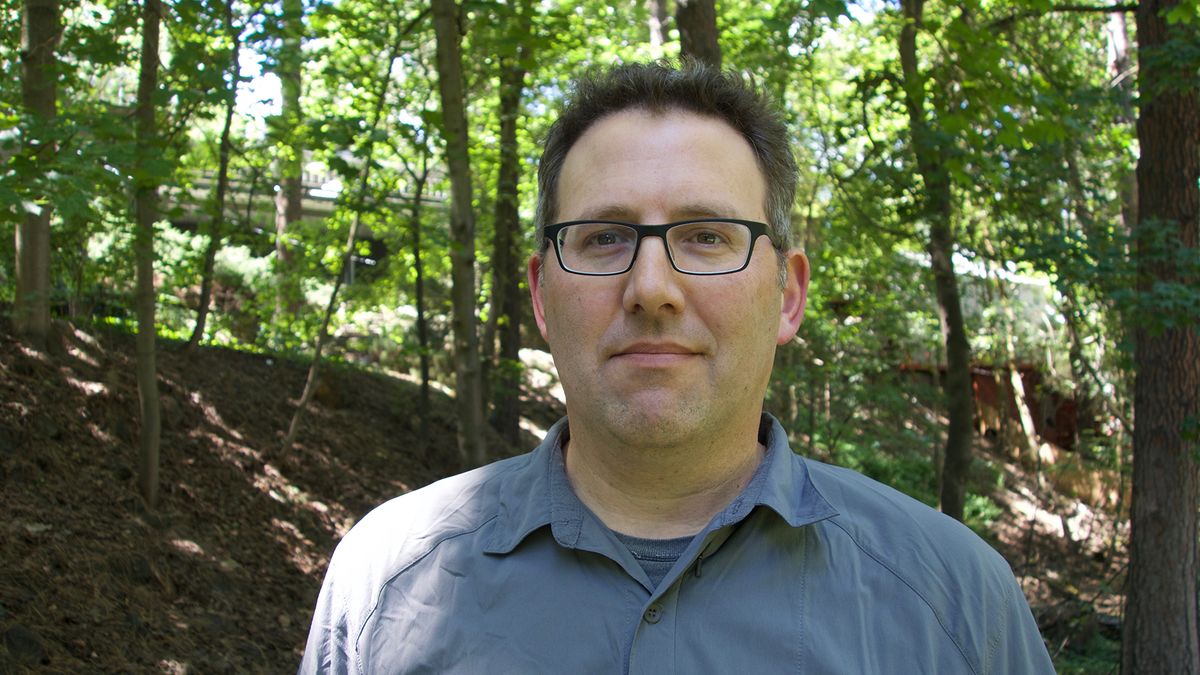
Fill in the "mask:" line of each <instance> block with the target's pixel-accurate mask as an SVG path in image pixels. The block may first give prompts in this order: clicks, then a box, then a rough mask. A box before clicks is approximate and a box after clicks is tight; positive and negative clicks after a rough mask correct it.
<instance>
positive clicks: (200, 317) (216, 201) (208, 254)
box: [187, 0, 241, 349]
mask: <svg viewBox="0 0 1200 675" xmlns="http://www.w3.org/2000/svg"><path fill="white" fill-rule="evenodd" d="M225 30H226V32H227V33H228V37H229V41H230V50H229V76H228V89H227V90H226V92H225V121H224V122H223V123H222V125H221V140H220V141H219V145H218V148H217V188H216V194H215V195H214V196H213V204H212V212H211V215H210V216H209V220H208V246H207V247H205V250H204V269H203V271H202V272H201V278H200V302H199V306H198V307H197V309H196V326H195V327H194V328H193V329H192V336H191V338H189V339H188V344H187V347H188V349H195V348H196V345H198V344H200V341H201V340H202V339H204V326H205V324H206V323H207V321H208V306H209V304H210V303H211V301H212V287H213V269H214V267H215V265H216V260H217V251H218V250H220V248H221V243H222V242H223V241H224V239H225V196H226V193H227V192H228V189H229V155H230V151H231V149H232V145H233V143H232V141H231V140H230V131H231V129H232V127H233V113H234V110H235V109H236V107H237V88H238V81H239V79H240V76H239V71H240V67H241V63H240V61H239V59H238V52H239V50H240V49H241V40H240V39H239V33H240V31H241V29H240V27H239V26H237V25H236V24H235V23H234V20H233V0H226V1H225Z"/></svg>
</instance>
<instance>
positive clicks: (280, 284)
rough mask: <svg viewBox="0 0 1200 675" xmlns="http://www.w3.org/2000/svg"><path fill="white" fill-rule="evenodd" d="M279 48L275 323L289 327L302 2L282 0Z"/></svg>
mask: <svg viewBox="0 0 1200 675" xmlns="http://www.w3.org/2000/svg"><path fill="white" fill-rule="evenodd" d="M282 27H283V44H282V47H281V49H280V52H279V65H278V67H277V68H276V74H277V75H278V76H279V81H280V88H281V93H282V98H283V105H282V110H281V114H280V116H281V117H282V118H283V128H284V132H283V133H284V135H285V136H284V139H285V141H284V145H285V146H286V147H284V148H283V150H282V156H281V157H280V159H279V173H280V177H279V192H277V193H276V194H275V278H276V285H275V293H276V295H275V323H276V324H277V325H284V326H286V325H290V323H291V321H292V320H293V319H294V318H295V314H296V312H297V311H299V308H300V305H301V298H300V284H299V281H298V279H297V278H296V271H295V261H294V254H293V252H292V246H291V242H290V240H289V238H290V237H291V236H293V234H292V229H293V226H294V225H295V224H296V223H298V222H300V219H301V218H302V217H303V216H304V144H303V143H302V142H301V140H300V126H301V123H302V122H303V119H304V112H303V110H301V108H300V93H301V89H302V80H301V70H302V67H303V64H304V54H303V51H302V49H303V40H302V36H303V35H304V6H303V3H302V2H301V0H283V20H282Z"/></svg>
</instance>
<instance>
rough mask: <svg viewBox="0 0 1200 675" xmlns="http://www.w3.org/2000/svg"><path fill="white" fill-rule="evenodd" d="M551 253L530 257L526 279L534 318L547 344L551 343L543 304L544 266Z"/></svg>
mask: <svg viewBox="0 0 1200 675" xmlns="http://www.w3.org/2000/svg"><path fill="white" fill-rule="evenodd" d="M549 253H550V252H549V251H546V253H545V254H542V255H538V254H537V253H534V254H533V255H531V256H529V262H528V263H527V264H526V266H525V277H526V279H527V280H528V282H529V297H530V299H531V300H532V301H533V318H534V320H535V321H537V327H538V332H539V333H541V334H542V339H543V340H545V341H546V342H547V343H549V342H550V336H549V335H548V334H547V331H546V310H545V307H544V306H543V304H542V279H541V277H542V266H543V265H544V264H545V262H546V261H545V256H546V255H549Z"/></svg>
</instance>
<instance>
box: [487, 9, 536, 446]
mask: <svg viewBox="0 0 1200 675" xmlns="http://www.w3.org/2000/svg"><path fill="white" fill-rule="evenodd" d="M515 12H516V17H514V18H515V19H516V20H515V22H514V23H513V25H514V26H515V30H514V33H513V34H512V35H511V36H507V37H509V40H506V43H507V44H509V45H511V48H510V50H509V53H507V54H505V55H503V56H502V57H501V59H500V110H499V117H500V143H499V150H500V158H499V160H500V161H499V167H498V170H497V178H496V221H495V237H494V242H493V249H494V250H493V253H492V274H493V280H492V312H494V313H495V315H496V325H497V327H498V328H499V333H500V354H499V358H498V359H497V366H496V367H495V368H493V369H492V370H491V373H492V374H493V376H492V378H491V379H492V381H491V383H490V387H489V391H490V393H491V397H492V426H493V427H495V429H496V430H497V431H498V432H500V437H501V438H503V439H504V440H506V441H508V443H509V444H510V445H512V446H516V445H517V444H518V443H519V442H520V431H521V430H520V426H519V423H520V415H521V406H520V394H521V355H520V351H521V305H522V302H521V298H522V293H521V278H522V275H521V268H522V260H521V253H520V241H521V237H520V232H521V220H520V217H519V214H518V205H519V203H520V194H519V193H518V190H517V188H518V184H519V182H520V177H521V176H520V172H521V165H520V155H519V153H518V147H517V118H518V117H519V115H520V110H521V90H522V89H523V88H524V86H525V64H526V63H527V62H528V60H529V59H530V57H531V54H530V47H529V45H530V44H531V40H530V35H529V33H530V30H529V29H530V15H529V14H530V8H529V3H528V2H521V3H519V4H518V5H517V7H516V9H515Z"/></svg>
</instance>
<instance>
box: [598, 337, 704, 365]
mask: <svg viewBox="0 0 1200 675" xmlns="http://www.w3.org/2000/svg"><path fill="white" fill-rule="evenodd" d="M699 354H700V352H699V351H698V350H695V349H692V348H691V347H688V346H686V345H681V344H679V343H676V342H634V343H631V344H628V345H625V346H623V347H621V348H620V349H618V350H616V351H615V352H614V353H613V355H612V358H613V359H615V360H617V361H621V362H626V363H633V364H637V365H641V366H649V367H664V366H670V365H674V364H678V363H680V362H683V361H686V360H688V359H690V358H691V357H694V356H698V355H699Z"/></svg>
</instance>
